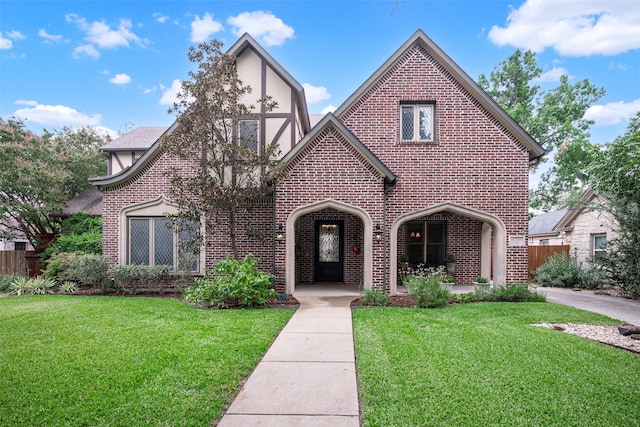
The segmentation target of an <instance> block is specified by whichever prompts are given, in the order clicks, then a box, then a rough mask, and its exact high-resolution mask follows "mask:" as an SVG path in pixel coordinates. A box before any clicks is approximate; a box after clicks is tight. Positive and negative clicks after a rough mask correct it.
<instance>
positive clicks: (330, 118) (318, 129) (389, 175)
mask: <svg viewBox="0 0 640 427" xmlns="http://www.w3.org/2000/svg"><path fill="white" fill-rule="evenodd" d="M330 126H333V128H334V129H335V130H336V131H338V132H339V133H340V134H341V135H342V136H343V137H344V138H345V139H346V140H347V141H348V142H349V143H350V144H351V145H352V146H353V147H354V148H355V149H356V151H358V152H359V153H360V154H361V155H362V157H364V159H365V160H366V161H367V162H368V163H369V164H370V165H371V166H373V168H374V169H375V170H377V171H378V172H379V173H380V175H382V176H383V177H384V180H385V181H386V182H387V183H393V182H395V180H396V176H395V175H394V173H393V172H391V170H390V169H389V168H388V167H387V166H386V165H385V164H384V163H382V161H380V159H378V157H376V155H375V154H373V153H372V152H371V151H370V150H369V149H368V148H367V147H366V146H365V145H364V144H363V143H362V142H361V141H360V140H359V139H358V138H356V136H355V135H354V134H353V133H351V132H350V131H349V129H347V128H346V127H345V125H343V124H342V122H341V121H340V120H338V118H337V117H336V116H334V115H333V113H328V114H326V115H325V116H324V117H323V119H322V120H320V122H319V123H318V124H317V125H316V126H314V128H313V129H312V130H311V132H309V133H308V134H306V135H305V137H304V138H302V139H301V140H300V142H299V143H297V144H296V145H295V146H294V147H293V148H292V149H291V151H289V152H288V153H287V154H286V155H285V156H284V157H283V158H282V160H281V161H280V164H281V165H282V166H283V167H286V166H287V165H288V164H289V163H291V162H292V161H294V160H295V159H296V158H297V157H298V156H299V155H300V153H302V152H303V151H304V149H305V148H306V146H307V145H309V144H310V143H311V141H313V140H314V139H315V137H316V136H317V135H319V134H321V133H322V132H324V130H325V129H326V128H328V127H330Z"/></svg>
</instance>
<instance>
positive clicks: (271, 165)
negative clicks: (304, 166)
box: [163, 40, 279, 259]
mask: <svg viewBox="0 0 640 427" xmlns="http://www.w3.org/2000/svg"><path fill="white" fill-rule="evenodd" d="M221 47H222V43H221V42H219V41H217V40H213V41H211V42H209V43H201V44H199V45H198V46H197V48H196V47H193V46H191V47H190V48H189V53H188V57H189V61H191V62H192V63H194V64H197V65H198V69H197V71H191V72H190V73H189V78H190V79H189V80H186V81H184V82H182V89H181V92H180V93H179V94H178V96H177V98H178V100H177V102H175V103H174V105H173V107H172V108H170V109H169V112H170V113H173V114H175V115H176V116H177V119H176V125H175V128H174V130H173V131H172V132H170V133H169V134H168V135H166V136H165V137H164V139H163V146H164V148H165V150H167V151H168V152H169V153H171V154H173V155H175V156H177V157H178V158H180V159H182V160H184V161H185V163H187V164H188V165H190V167H188V168H184V167H182V166H181V167H176V168H174V169H172V170H171V171H170V172H169V176H170V179H171V191H170V192H171V197H172V198H173V200H174V201H175V202H176V203H177V204H178V208H179V214H178V215H177V220H179V221H181V222H182V223H183V226H184V224H201V222H204V225H205V227H206V229H207V230H212V229H214V228H215V227H217V226H219V225H220V224H221V223H222V224H225V225H226V226H227V227H228V231H229V236H230V239H231V252H232V255H233V256H234V258H236V259H237V258H238V251H237V246H236V236H237V234H238V230H236V228H237V227H236V219H237V217H238V215H239V214H241V213H242V212H244V211H246V209H247V208H248V206H250V204H251V201H253V200H254V199H256V198H259V197H262V196H264V195H265V194H266V193H268V192H269V191H270V188H269V185H268V180H269V179H270V178H273V176H274V172H275V169H276V162H275V160H276V157H277V155H278V154H279V148H278V147H277V146H275V145H271V144H265V145H263V146H258V147H256V145H255V143H256V142H258V141H257V131H258V129H257V128H255V127H254V126H255V125H254V123H255V122H254V120H256V119H259V117H260V114H262V113H265V112H268V111H270V110H272V109H273V108H275V107H276V104H275V102H273V101H272V100H271V98H269V97H267V98H261V99H255V101H253V102H255V103H256V104H255V105H257V108H256V107H255V106H254V105H252V104H250V103H247V100H249V99H252V98H251V93H252V90H251V87H249V86H247V85H244V84H243V82H242V81H241V80H240V78H239V77H238V72H237V69H236V58H235V56H234V55H231V54H226V53H223V52H222V51H221ZM221 219H222V220H223V221H221ZM199 230H200V228H199V227H196V229H194V230H192V231H194V232H195V233H194V234H198V235H199V233H198V232H199ZM249 234H251V233H249ZM199 237H200V238H201V237H202V236H200V235H199Z"/></svg>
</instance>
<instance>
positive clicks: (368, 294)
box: [360, 288, 391, 305]
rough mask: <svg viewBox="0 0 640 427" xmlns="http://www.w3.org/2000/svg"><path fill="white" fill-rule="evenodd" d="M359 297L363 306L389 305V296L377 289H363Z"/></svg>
mask: <svg viewBox="0 0 640 427" xmlns="http://www.w3.org/2000/svg"><path fill="white" fill-rule="evenodd" d="M360 295H361V299H362V304H364V305H389V304H390V303H391V297H390V296H389V294H388V293H386V292H384V291H382V290H379V289H375V288H369V289H363V291H362V292H361V294H360Z"/></svg>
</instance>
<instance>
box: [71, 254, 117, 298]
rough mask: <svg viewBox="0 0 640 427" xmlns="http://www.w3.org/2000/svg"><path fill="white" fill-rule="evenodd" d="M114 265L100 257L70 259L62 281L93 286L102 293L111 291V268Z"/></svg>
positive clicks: (90, 256)
mask: <svg viewBox="0 0 640 427" xmlns="http://www.w3.org/2000/svg"><path fill="white" fill-rule="evenodd" d="M113 265H114V263H113V261H111V259H110V258H108V257H105V256H102V255H93V254H81V255H77V256H75V257H73V258H72V260H71V262H70V264H69V266H68V269H67V271H66V277H64V280H69V281H71V282H75V283H77V284H78V285H80V286H93V287H96V288H98V289H100V291H102V292H106V291H108V290H111V289H113V281H112V280H111V268H112V267H113Z"/></svg>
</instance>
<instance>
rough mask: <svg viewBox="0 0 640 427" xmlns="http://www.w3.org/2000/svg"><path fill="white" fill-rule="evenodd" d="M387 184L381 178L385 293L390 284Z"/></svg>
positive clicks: (387, 291)
mask: <svg viewBox="0 0 640 427" xmlns="http://www.w3.org/2000/svg"><path fill="white" fill-rule="evenodd" d="M387 188H388V187H387V184H386V182H384V179H383V180H382V224H383V231H382V241H383V246H382V250H383V252H384V262H383V266H384V272H383V281H384V283H383V286H382V287H383V288H384V292H385V293H389V289H390V285H389V278H388V273H389V272H388V270H389V268H388V267H387V261H388V260H387Z"/></svg>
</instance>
